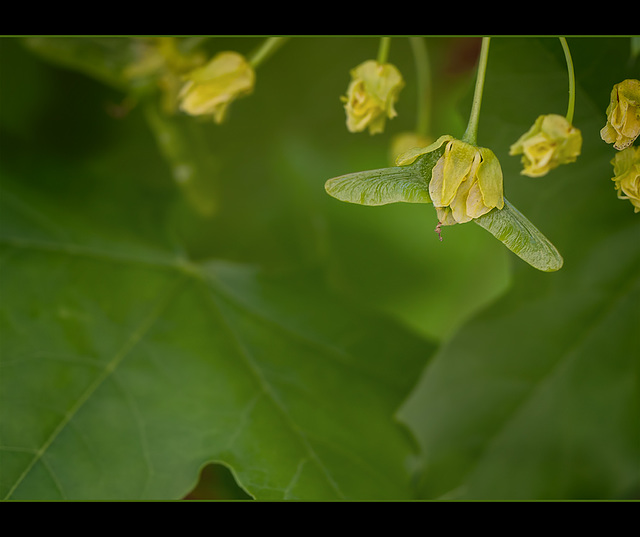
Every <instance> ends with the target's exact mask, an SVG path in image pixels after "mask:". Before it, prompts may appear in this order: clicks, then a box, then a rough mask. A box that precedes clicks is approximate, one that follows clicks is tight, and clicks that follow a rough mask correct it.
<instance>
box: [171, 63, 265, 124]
mask: <svg viewBox="0 0 640 537" xmlns="http://www.w3.org/2000/svg"><path fill="white" fill-rule="evenodd" d="M186 80H187V82H186V83H185V85H184V86H183V87H182V90H181V91H180V96H179V98H180V108H181V109H182V110H183V111H185V112H186V113H187V114H190V115H192V116H200V115H209V114H212V115H213V119H214V121H215V122H216V123H221V122H222V121H223V120H224V118H225V116H226V113H227V110H228V108H229V105H230V104H231V103H232V102H233V101H234V100H236V99H237V98H239V97H242V96H244V95H248V94H250V93H251V92H252V91H253V88H254V86H255V72H254V70H253V68H252V67H251V65H250V64H249V62H248V61H247V60H246V59H245V58H244V56H242V55H241V54H239V53H237V52H220V53H219V54H217V55H216V56H214V57H213V58H212V59H211V61H209V62H208V63H207V64H206V65H204V66H202V67H199V68H197V69H194V70H193V71H191V72H190V73H189V74H188V75H187V76H186Z"/></svg>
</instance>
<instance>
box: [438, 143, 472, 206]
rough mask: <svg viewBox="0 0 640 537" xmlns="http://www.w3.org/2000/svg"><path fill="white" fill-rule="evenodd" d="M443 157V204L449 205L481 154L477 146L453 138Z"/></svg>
mask: <svg viewBox="0 0 640 537" xmlns="http://www.w3.org/2000/svg"><path fill="white" fill-rule="evenodd" d="M443 158H444V169H443V184H442V204H443V205H449V204H450V203H451V202H452V201H453V198H454V196H455V195H456V192H457V191H458V188H459V187H460V185H461V184H462V182H463V181H464V180H465V179H466V178H467V176H468V175H469V172H470V170H471V166H472V165H474V161H475V159H479V158H480V154H479V153H478V149H477V148H476V147H475V146H472V145H470V144H467V143H464V142H460V141H458V140H453V141H451V142H449V144H448V145H447V148H446V149H445V152H444V155H443Z"/></svg>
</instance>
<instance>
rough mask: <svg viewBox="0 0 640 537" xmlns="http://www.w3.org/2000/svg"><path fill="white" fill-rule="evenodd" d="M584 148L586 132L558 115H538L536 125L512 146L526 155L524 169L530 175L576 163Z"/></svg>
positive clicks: (513, 149) (525, 173)
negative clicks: (584, 134) (583, 138)
mask: <svg viewBox="0 0 640 537" xmlns="http://www.w3.org/2000/svg"><path fill="white" fill-rule="evenodd" d="M581 150H582V133H581V132H580V130H579V129H577V128H575V127H574V126H573V125H571V123H569V122H568V121H567V119H566V118H565V117H563V116H560V115H558V114H547V115H542V116H538V118H537V119H536V121H535V122H534V124H533V126H532V127H531V128H530V129H529V130H528V131H527V132H526V133H524V134H523V135H522V136H521V137H520V138H519V139H518V140H517V141H516V142H515V143H514V144H513V145H512V146H511V148H510V149H509V154H510V155H520V154H521V155H522V165H523V167H524V168H523V170H522V171H521V172H520V173H522V174H523V175H528V176H529V177H541V176H543V175H546V174H547V173H548V172H549V171H550V170H552V169H553V168H556V167H558V166H559V165H561V164H568V163H570V162H574V161H575V160H576V159H577V158H578V155H580V151H581Z"/></svg>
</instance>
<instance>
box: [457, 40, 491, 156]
mask: <svg viewBox="0 0 640 537" xmlns="http://www.w3.org/2000/svg"><path fill="white" fill-rule="evenodd" d="M490 41H491V38H490V37H483V38H482V48H481V49H480V59H479V61H478V73H477V75H476V87H475V89H474V92H473V104H472V106H471V114H470V115H469V123H468V124H467V130H466V131H465V133H464V135H463V137H462V141H463V142H466V143H468V144H471V145H476V140H477V137H478V121H479V120H480V105H481V104H482V91H483V89H484V78H485V74H486V72H487V59H488V57H489V43H490Z"/></svg>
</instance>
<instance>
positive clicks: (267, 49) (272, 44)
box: [249, 37, 288, 69]
mask: <svg viewBox="0 0 640 537" xmlns="http://www.w3.org/2000/svg"><path fill="white" fill-rule="evenodd" d="M287 39H288V37H267V39H265V40H264V41H263V43H262V45H260V47H258V49H257V50H256V51H255V52H254V53H253V54H252V55H251V57H250V58H249V63H250V64H251V67H253V68H254V69H255V68H256V67H258V65H260V64H261V63H262V62H264V61H265V60H266V59H267V58H268V57H269V56H271V54H273V53H274V52H275V51H276V49H278V48H280V47H281V46H282V45H283V44H284V42H285V41H286V40H287Z"/></svg>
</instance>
